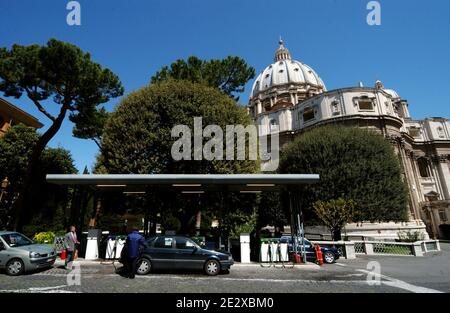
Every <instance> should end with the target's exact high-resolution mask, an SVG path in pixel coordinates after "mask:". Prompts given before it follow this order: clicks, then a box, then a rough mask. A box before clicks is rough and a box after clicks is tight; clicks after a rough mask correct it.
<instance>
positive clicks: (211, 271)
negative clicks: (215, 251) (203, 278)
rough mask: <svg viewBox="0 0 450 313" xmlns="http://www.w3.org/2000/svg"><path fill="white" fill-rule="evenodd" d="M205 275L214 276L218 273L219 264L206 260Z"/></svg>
mask: <svg viewBox="0 0 450 313" xmlns="http://www.w3.org/2000/svg"><path fill="white" fill-rule="evenodd" d="M205 273H206V274H207V275H209V276H216V275H217V274H219V273H220V263H219V262H218V261H216V260H208V261H206V263H205Z"/></svg>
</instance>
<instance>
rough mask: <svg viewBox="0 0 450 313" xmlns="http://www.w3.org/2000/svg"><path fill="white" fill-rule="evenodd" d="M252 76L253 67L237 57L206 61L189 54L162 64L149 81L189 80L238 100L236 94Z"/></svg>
mask: <svg viewBox="0 0 450 313" xmlns="http://www.w3.org/2000/svg"><path fill="white" fill-rule="evenodd" d="M254 77H255V69H254V68H253V67H251V66H249V65H247V63H246V62H245V61H244V60H243V59H241V58H239V57H236V56H228V57H226V58H225V59H222V60H217V59H212V60H208V61H206V60H201V59H199V58H197V57H195V56H191V57H189V58H188V59H187V60H176V61H175V62H174V63H172V64H171V65H170V66H164V67H163V68H162V69H161V70H160V71H159V72H157V73H156V74H155V75H154V76H153V77H152V78H151V83H156V82H161V81H166V80H169V79H175V80H189V81H191V82H194V83H200V84H203V85H206V86H210V87H215V88H218V89H219V90H221V91H222V92H223V93H225V94H227V95H229V96H231V97H233V98H235V99H236V100H238V99H239V98H238V97H237V95H236V94H239V93H242V92H243V91H244V86H245V84H246V83H247V82H248V81H249V80H250V79H252V78H254Z"/></svg>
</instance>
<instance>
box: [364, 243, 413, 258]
mask: <svg viewBox="0 0 450 313" xmlns="http://www.w3.org/2000/svg"><path fill="white" fill-rule="evenodd" d="M372 245H373V246H372V247H373V253H374V254H395V255H414V247H413V246H412V245H411V244H402V243H384V242H379V243H373V244H372Z"/></svg>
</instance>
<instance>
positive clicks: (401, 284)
mask: <svg viewBox="0 0 450 313" xmlns="http://www.w3.org/2000/svg"><path fill="white" fill-rule="evenodd" d="M357 271H358V272H362V273H364V274H367V275H372V276H376V277H378V278H380V280H381V278H383V279H385V280H387V281H381V283H382V284H385V285H387V286H391V287H396V288H399V289H404V290H407V291H410V292H414V293H442V291H439V290H436V289H431V288H426V287H420V286H415V285H412V284H410V283H407V282H405V281H403V280H400V279H396V278H392V277H389V276H386V275H382V274H378V273H374V272H370V271H366V270H361V269H357Z"/></svg>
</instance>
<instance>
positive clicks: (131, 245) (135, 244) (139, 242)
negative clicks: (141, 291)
mask: <svg viewBox="0 0 450 313" xmlns="http://www.w3.org/2000/svg"><path fill="white" fill-rule="evenodd" d="M126 246H127V267H128V277H129V278H131V279H134V276H135V274H136V263H137V261H138V259H139V257H140V255H141V247H146V246H147V243H146V242H145V239H144V237H142V236H141V235H140V234H139V231H138V230H137V229H133V231H132V232H131V233H130V234H128V236H127V241H126Z"/></svg>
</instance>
